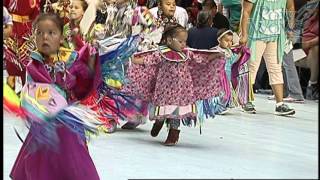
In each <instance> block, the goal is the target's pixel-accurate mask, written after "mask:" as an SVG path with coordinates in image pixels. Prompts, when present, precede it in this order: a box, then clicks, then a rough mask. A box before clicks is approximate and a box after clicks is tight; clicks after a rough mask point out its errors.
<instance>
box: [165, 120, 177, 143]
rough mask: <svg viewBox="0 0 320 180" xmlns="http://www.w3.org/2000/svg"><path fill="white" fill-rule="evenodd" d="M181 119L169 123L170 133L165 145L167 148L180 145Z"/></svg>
mask: <svg viewBox="0 0 320 180" xmlns="http://www.w3.org/2000/svg"><path fill="white" fill-rule="evenodd" d="M180 121H181V120H180V119H168V123H169V127H170V129H169V133H168V137H167V139H166V141H165V142H164V145H166V146H174V145H176V144H177V143H178V140H179V133H180V130H178V129H179V127H180Z"/></svg>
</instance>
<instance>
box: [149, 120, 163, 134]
mask: <svg viewBox="0 0 320 180" xmlns="http://www.w3.org/2000/svg"><path fill="white" fill-rule="evenodd" d="M164 121H165V120H164V119H163V120H156V121H155V122H154V124H153V126H152V129H151V136H152V137H157V136H158V134H159V132H160V130H161V128H162V126H163V124H164Z"/></svg>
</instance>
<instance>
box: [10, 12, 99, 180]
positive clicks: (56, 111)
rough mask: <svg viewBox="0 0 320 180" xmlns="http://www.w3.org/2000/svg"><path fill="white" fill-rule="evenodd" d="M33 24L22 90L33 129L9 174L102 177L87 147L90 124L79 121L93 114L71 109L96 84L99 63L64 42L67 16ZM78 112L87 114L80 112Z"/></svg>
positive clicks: (50, 178) (80, 179)
mask: <svg viewBox="0 0 320 180" xmlns="http://www.w3.org/2000/svg"><path fill="white" fill-rule="evenodd" d="M34 29H35V37H36V45H37V50H36V51H34V52H32V53H31V57H30V61H31V62H30V63H29V64H28V66H27V70H26V71H27V82H26V85H25V86H24V88H23V90H22V92H21V99H22V101H21V104H22V109H23V110H24V113H25V116H26V119H27V121H28V123H30V131H29V133H28V135H27V138H26V139H25V141H24V143H23V145H22V148H21V150H20V152H19V154H18V157H17V159H16V162H15V164H14V166H13V169H12V171H11V174H10V177H11V178H12V179H25V180H36V179H46V180H57V179H77V180H88V179H90V180H98V179H99V176H98V173H97V171H96V168H95V166H94V164H93V161H92V159H91V157H90V155H89V151H88V148H87V146H86V138H85V137H86V136H85V129H87V128H88V126H87V125H88V124H87V125H86V123H80V122H81V121H82V122H83V120H84V121H87V120H89V119H90V118H89V116H83V113H81V111H82V110H83V108H78V112H77V113H71V112H73V111H72V108H71V109H70V108H69V111H68V112H67V111H66V109H67V108H68V107H72V106H69V105H71V104H72V103H73V102H75V101H78V100H81V99H82V98H84V97H85V96H86V95H87V94H88V93H89V92H90V90H91V89H93V88H95V87H94V85H95V83H94V82H95V79H96V78H95V75H94V71H95V68H94V66H89V65H88V64H92V63H90V62H87V57H83V56H81V54H80V53H79V54H78V53H77V52H75V51H72V50H69V49H65V48H63V47H60V43H62V42H63V35H62V31H63V21H62V19H60V18H59V16H58V15H56V14H42V15H40V16H39V17H38V18H37V19H36V20H35V22H34ZM80 52H82V50H81V51H80ZM93 64H94V63H93ZM85 82H91V83H85ZM73 110H75V109H73ZM70 113H71V114H73V115H71V116H70ZM79 113H80V114H82V118H81V117H80V116H81V115H79V117H77V115H76V114H79ZM79 118H80V119H79ZM81 119H82V120H81ZM89 129H90V128H89Z"/></svg>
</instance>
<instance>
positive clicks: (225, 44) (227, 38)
mask: <svg viewBox="0 0 320 180" xmlns="http://www.w3.org/2000/svg"><path fill="white" fill-rule="evenodd" d="M232 40H233V36H232V35H229V34H226V35H224V36H223V37H222V38H221V39H220V47H222V48H225V49H230V48H231V46H232Z"/></svg>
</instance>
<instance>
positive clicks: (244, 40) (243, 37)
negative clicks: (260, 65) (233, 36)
mask: <svg viewBox="0 0 320 180" xmlns="http://www.w3.org/2000/svg"><path fill="white" fill-rule="evenodd" d="M247 42H248V35H247V34H241V35H240V40H239V44H240V45H243V46H246V45H247Z"/></svg>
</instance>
